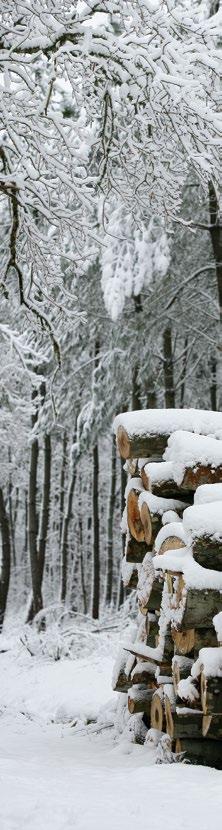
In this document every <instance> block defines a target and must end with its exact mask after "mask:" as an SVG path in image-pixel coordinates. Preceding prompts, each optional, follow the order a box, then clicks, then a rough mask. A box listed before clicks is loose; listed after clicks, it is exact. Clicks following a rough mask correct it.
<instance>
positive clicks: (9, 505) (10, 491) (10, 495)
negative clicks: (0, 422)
mask: <svg viewBox="0 0 222 830" xmlns="http://www.w3.org/2000/svg"><path fill="white" fill-rule="evenodd" d="M8 461H9V477H8V514H9V526H10V536H11V549H12V562H13V565H16V552H15V532H14V521H13V513H12V478H11V461H12V457H11V447H9V448H8Z"/></svg>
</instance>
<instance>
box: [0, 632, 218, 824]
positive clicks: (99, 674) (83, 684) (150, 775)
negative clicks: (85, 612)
mask: <svg viewBox="0 0 222 830" xmlns="http://www.w3.org/2000/svg"><path fill="white" fill-rule="evenodd" d="M119 635H120V632H119V631H118V632H117V637H116V638H115V639H114V636H113V641H111V640H110V641H109V644H108V641H106V642H105V643H104V642H103V641H102V646H103V647H101V640H102V637H101V635H98V640H99V642H98V640H97V643H98V646H97V651H94V652H93V655H91V656H89V655H87V657H86V656H85V655H84V654H83V657H82V658H79V659H76V660H75V661H74V662H73V663H72V661H70V667H69V668H68V666H67V661H63V660H61V661H58V663H57V664H55V663H54V662H47V661H46V660H43V659H42V660H40V659H39V658H38V659H36V658H35V657H33V658H31V657H30V655H29V654H28V653H27V652H26V651H25V650H24V648H22V647H20V648H19V646H18V645H17V646H16V648H14V650H12V651H10V652H8V653H7V654H1V655H0V661H1V689H0V707H1V746H0V827H1V829H2V830H26V828H27V830H28V828H29V827H30V826H31V827H32V830H74V828H75V830H101V829H102V828H103V827H104V826H105V827H106V830H113V828H114V827H116V828H118V827H121V828H122V830H135V822H136V827H137V830H144V827H146V825H147V816H152V830H161V828H162V827H163V811H165V812H166V814H167V825H166V826H167V827H170V830H185V827H190V828H193V827H194V826H196V823H197V821H198V822H200V823H201V828H202V830H209V827H211V826H213V827H214V830H221V807H222V792H221V773H220V772H218V771H216V770H213V769H206V768H204V767H193V766H192V765H189V764H188V765H185V766H184V765H183V764H172V765H170V764H161V765H157V766H156V765H155V761H156V747H155V743H151V742H147V743H146V744H145V745H144V746H141V745H136V744H134V743H132V738H133V729H134V724H135V718H133V717H132V718H130V719H129V720H128V721H127V724H126V728H125V730H124V731H123V732H121V734H120V730H119V729H118V717H117V715H116V717H117V726H116V728H115V727H113V728H112V727H109V723H111V722H112V721H113V720H114V717H115V708H116V706H117V704H118V706H119V705H120V707H121V706H122V705H123V704H124V703H125V699H126V697H125V695H123V694H122V695H119V696H118V695H117V694H116V693H112V690H111V673H112V662H113V655H112V653H111V652H114V651H115V649H116V643H117V641H118V638H119ZM107 654H108V656H107ZM105 655H106V656H105ZM45 670H47V671H46V674H45ZM91 690H92V700H89V698H90V697H91ZM50 700H51V704H50ZM96 700H97V706H96ZM92 703H93V709H94V715H95V716H96V714H97V718H98V721H97V724H91V725H88V726H86V725H84V724H80V723H79V724H78V725H77V726H76V727H72V726H71V725H70V723H68V722H67V723H64V722H63V720H62V719H61V720H60V721H59V719H57V722H53V721H52V718H53V716H54V713H55V710H57V712H58V710H59V708H60V707H61V706H63V707H64V708H65V710H68V712H69V714H70V715H73V714H74V713H75V712H77V710H78V708H79V707H80V708H79V711H82V713H83V711H84V718H86V717H87V715H88V714H89V712H90V709H91V706H92ZM96 708H97V712H96ZM99 712H100V716H99ZM136 717H137V722H138V716H136ZM99 726H100V727H101V726H103V727H104V728H103V729H101V731H100V732H98V734H97V731H96V730H97V727H99ZM137 728H138V727H137ZM156 743H157V741H156ZM188 792H189V798H187V793H188Z"/></svg>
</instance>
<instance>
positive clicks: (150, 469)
mask: <svg viewBox="0 0 222 830" xmlns="http://www.w3.org/2000/svg"><path fill="white" fill-rule="evenodd" d="M144 472H145V474H146V476H147V477H148V479H149V482H150V489H151V490H152V485H153V484H156V483H157V484H158V482H160V481H173V464H172V462H171V461H165V462H164V461H160V462H158V461H151V462H149V463H148V464H145V465H144Z"/></svg>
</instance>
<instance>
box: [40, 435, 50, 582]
mask: <svg viewBox="0 0 222 830" xmlns="http://www.w3.org/2000/svg"><path fill="white" fill-rule="evenodd" d="M50 490H51V436H50V435H48V434H46V435H45V437H44V478H43V496H42V511H41V523H40V532H39V542H38V568H39V590H40V591H41V586H42V579H43V573H44V564H45V551H46V542H47V533H48V526H49V511H50Z"/></svg>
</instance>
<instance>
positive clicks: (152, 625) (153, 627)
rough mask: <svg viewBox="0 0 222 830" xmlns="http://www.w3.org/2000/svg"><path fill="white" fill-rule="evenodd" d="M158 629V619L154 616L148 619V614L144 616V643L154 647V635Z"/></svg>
mask: <svg viewBox="0 0 222 830" xmlns="http://www.w3.org/2000/svg"><path fill="white" fill-rule="evenodd" d="M158 631H159V623H158V620H157V619H156V618H155V619H153V620H150V619H149V614H147V617H146V633H147V639H146V645H147V646H150V647H151V648H155V645H156V637H157V634H158Z"/></svg>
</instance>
